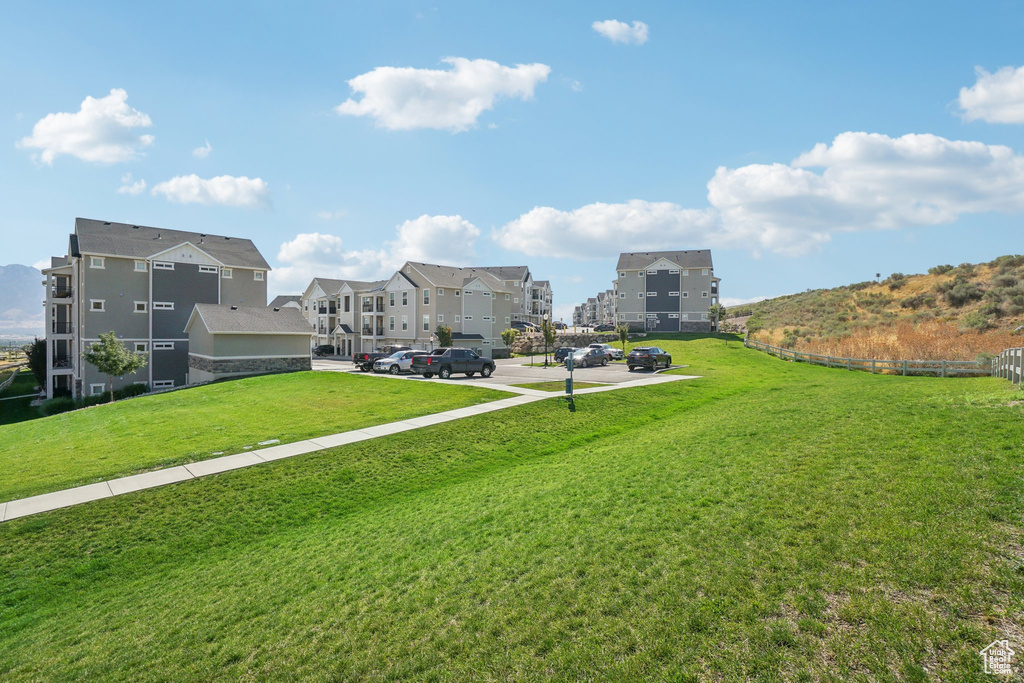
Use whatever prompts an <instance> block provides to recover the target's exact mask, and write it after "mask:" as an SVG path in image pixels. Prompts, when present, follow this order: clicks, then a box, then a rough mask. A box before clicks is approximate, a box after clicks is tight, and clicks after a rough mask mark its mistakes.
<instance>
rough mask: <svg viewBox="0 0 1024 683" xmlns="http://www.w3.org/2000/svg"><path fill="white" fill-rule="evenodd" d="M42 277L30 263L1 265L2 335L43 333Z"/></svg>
mask: <svg viewBox="0 0 1024 683" xmlns="http://www.w3.org/2000/svg"><path fill="white" fill-rule="evenodd" d="M42 280H43V274H42V273H41V272H39V271H38V270H36V269H35V268H32V267H31V266H22V265H18V264H12V265H9V266H0V338H24V337H33V336H37V335H38V336H42V335H43V324H44V322H45V317H44V314H43V299H44V298H45V296H46V294H45V292H44V291H43V286H42V284H41V283H42Z"/></svg>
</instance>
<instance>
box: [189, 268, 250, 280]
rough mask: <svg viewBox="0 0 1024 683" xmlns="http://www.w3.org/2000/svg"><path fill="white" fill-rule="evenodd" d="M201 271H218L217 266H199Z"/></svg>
mask: <svg viewBox="0 0 1024 683" xmlns="http://www.w3.org/2000/svg"><path fill="white" fill-rule="evenodd" d="M199 272H200V273H216V272H217V266H199ZM256 279H257V280H259V279H260V278H256Z"/></svg>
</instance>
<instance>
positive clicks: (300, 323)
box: [189, 304, 313, 335]
mask: <svg viewBox="0 0 1024 683" xmlns="http://www.w3.org/2000/svg"><path fill="white" fill-rule="evenodd" d="M197 314H198V316H197ZM195 317H198V318H199V319H200V321H201V322H202V324H203V326H204V327H206V329H207V330H209V332H210V333H211V334H218V333H221V334H223V333H232V332H234V333H236V334H246V333H247V334H295V335H311V334H313V326H312V325H310V324H309V321H308V320H306V319H305V318H304V317H302V311H299V310H298V309H295V308H280V309H277V310H274V309H273V308H271V307H269V306H230V305H228V304H196V307H195V310H193V311H192V316H191V317H190V318H189V322H192V320H193V319H194V318H195Z"/></svg>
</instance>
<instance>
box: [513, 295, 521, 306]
mask: <svg viewBox="0 0 1024 683" xmlns="http://www.w3.org/2000/svg"><path fill="white" fill-rule="evenodd" d="M512 303H514V304H517V303H519V297H518V296H517V297H516V298H515V300H514V301H513V302H512Z"/></svg>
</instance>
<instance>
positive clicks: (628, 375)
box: [313, 357, 685, 384]
mask: <svg viewBox="0 0 1024 683" xmlns="http://www.w3.org/2000/svg"><path fill="white" fill-rule="evenodd" d="M540 360H541V362H543V360H544V359H543V357H541V359H540ZM529 362H530V360H529V359H528V358H501V359H499V360H496V361H494V363H495V365H496V366H497V368H496V369H495V371H494V374H493V375H491V376H490V377H489V378H488V379H486V380H484V379H482V378H481V377H480V376H479V375H476V376H474V377H466V376H465V375H452V376H451V378H450V379H446V380H439V379H437V378H436V377H435V378H433V379H426V378H425V377H422V376H421V375H409V374H405V375H399V377H401V378H404V379H408V380H413V381H419V382H473V381H481V382H487V383H488V384H526V383H527V382H552V381H555V382H560V381H562V380H564V379H565V378H566V377H568V376H569V373H568V372H566V370H565V366H564V365H553V364H552V365H551V367H547V368H544V367H528V366H525V365H524V363H529ZM535 362H536V361H535ZM672 367H673V368H679V367H685V366H681V365H673V366H672ZM313 369H314V370H318V371H327V372H352V373H356V374H373V373H363V372H361V371H359V370H356V369H355V366H353V365H352V362H351V361H348V360H333V359H332V360H328V359H325V358H313ZM659 372H662V371H659ZM653 374H654V373H653V372H651V371H650V370H634V371H633V372H630V371H629V368H627V367H626V364H625V363H624V362H622V361H616V362H612V363H609V364H608V365H606V366H598V367H593V368H580V367H577V368H576V369H575V370H574V371H573V373H572V376H573V379H574V380H575V381H576V382H599V383H604V384H621V383H623V382H632V381H634V380H638V379H641V378H643V377H648V376H650V375H653ZM380 376H381V377H390V378H392V379H394V377H393V376H392V375H380Z"/></svg>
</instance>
